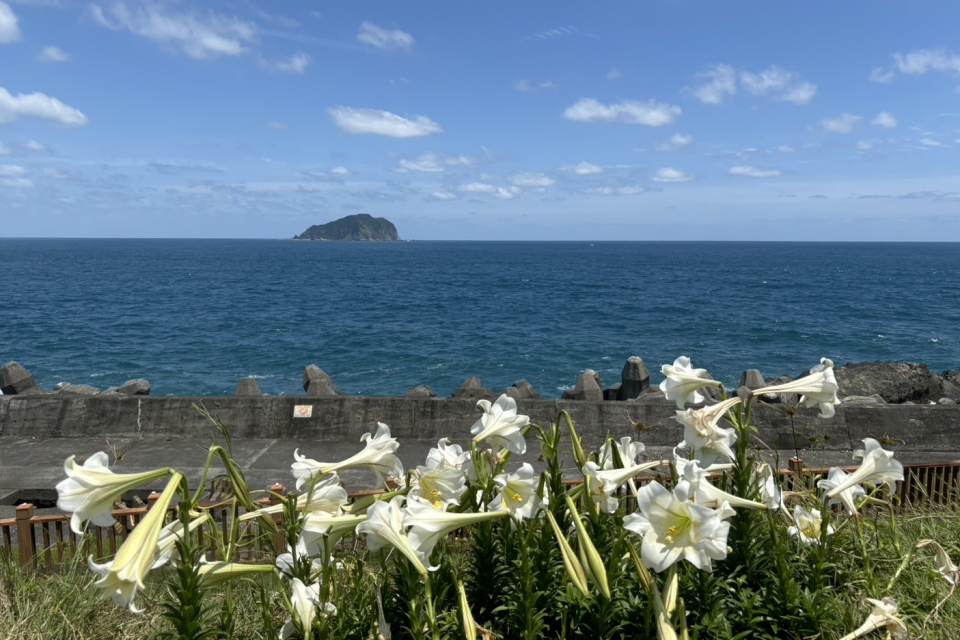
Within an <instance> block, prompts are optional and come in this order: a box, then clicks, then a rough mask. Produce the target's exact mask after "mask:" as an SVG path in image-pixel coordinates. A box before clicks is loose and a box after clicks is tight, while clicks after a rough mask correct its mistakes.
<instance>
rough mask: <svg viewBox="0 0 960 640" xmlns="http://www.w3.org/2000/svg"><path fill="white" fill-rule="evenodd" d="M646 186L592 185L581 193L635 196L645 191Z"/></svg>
mask: <svg viewBox="0 0 960 640" xmlns="http://www.w3.org/2000/svg"><path fill="white" fill-rule="evenodd" d="M643 192H644V188H643V187H638V186H626V187H590V188H587V189H584V190H583V191H582V192H581V193H585V194H587V195H590V196H634V195H637V194H638V193H643Z"/></svg>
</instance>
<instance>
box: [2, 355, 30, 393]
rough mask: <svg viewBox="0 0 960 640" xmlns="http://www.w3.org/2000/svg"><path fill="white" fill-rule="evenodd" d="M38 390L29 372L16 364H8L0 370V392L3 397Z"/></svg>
mask: <svg viewBox="0 0 960 640" xmlns="http://www.w3.org/2000/svg"><path fill="white" fill-rule="evenodd" d="M34 390H38V388H37V383H36V381H35V380H34V379H33V376H32V375H31V374H30V372H29V371H27V370H26V369H24V368H23V367H22V366H20V364H18V363H16V362H8V363H7V364H5V365H3V367H2V368H0V392H2V393H3V395H5V396H15V395H23V394H25V393H28V392H30V391H34Z"/></svg>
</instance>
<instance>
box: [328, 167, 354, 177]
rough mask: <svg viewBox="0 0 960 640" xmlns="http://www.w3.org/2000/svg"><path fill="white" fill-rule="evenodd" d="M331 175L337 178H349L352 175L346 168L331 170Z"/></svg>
mask: <svg viewBox="0 0 960 640" xmlns="http://www.w3.org/2000/svg"><path fill="white" fill-rule="evenodd" d="M330 173H332V174H333V175H335V176H348V175H350V169H347V168H346V167H334V168H333V169H330Z"/></svg>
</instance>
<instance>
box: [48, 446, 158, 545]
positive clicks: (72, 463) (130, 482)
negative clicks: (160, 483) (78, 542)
mask: <svg viewBox="0 0 960 640" xmlns="http://www.w3.org/2000/svg"><path fill="white" fill-rule="evenodd" d="M109 463H110V458H109V457H108V456H107V454H106V453H104V452H103V451H98V452H96V453H95V454H93V455H92V456H90V457H89V458H87V459H86V460H85V461H84V462H83V465H82V466H81V465H78V464H77V463H76V456H70V457H69V458H67V459H66V461H65V462H64V463H63V470H64V472H65V473H66V474H67V478H66V480H61V481H60V482H59V483H57V508H58V509H60V510H61V511H65V512H66V513H71V514H73V515H72V516H71V517H70V528H71V529H72V530H73V532H74V533H76V534H81V535H82V534H83V527H84V524H86V523H87V522H88V521H89V522H93V524H95V525H97V526H99V527H112V526H113V524H114V522H115V521H114V519H113V516H112V515H110V511H111V510H112V509H113V504H114V503H115V502H116V501H117V500H118V499H119V498H120V496H122V495H123V494H124V493H126V492H128V491H131V490H133V489H136V488H137V487H139V486H140V485H142V484H144V483H146V482H149V481H151V480H156V479H158V478H162V477H164V476H167V475H170V470H169V469H157V470H156V471H147V472H145V473H114V472H113V471H111V470H110V467H109V466H108V465H109Z"/></svg>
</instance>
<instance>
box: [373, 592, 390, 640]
mask: <svg viewBox="0 0 960 640" xmlns="http://www.w3.org/2000/svg"><path fill="white" fill-rule="evenodd" d="M392 638H393V634H392V633H391V632H390V623H389V622H387V619H386V618H385V617H384V615H383V596H381V595H380V589H379V588H378V589H377V638H376V640H391V639H392Z"/></svg>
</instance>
